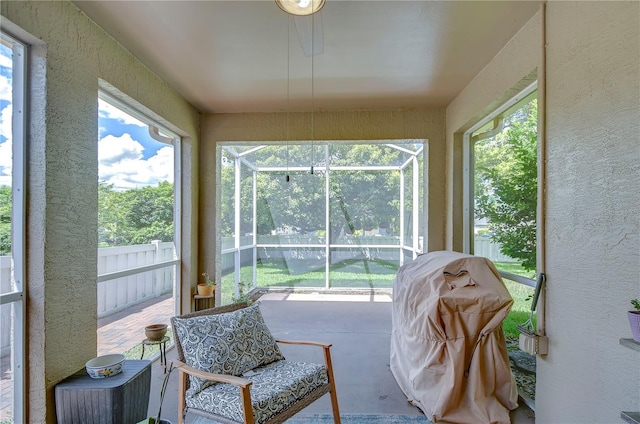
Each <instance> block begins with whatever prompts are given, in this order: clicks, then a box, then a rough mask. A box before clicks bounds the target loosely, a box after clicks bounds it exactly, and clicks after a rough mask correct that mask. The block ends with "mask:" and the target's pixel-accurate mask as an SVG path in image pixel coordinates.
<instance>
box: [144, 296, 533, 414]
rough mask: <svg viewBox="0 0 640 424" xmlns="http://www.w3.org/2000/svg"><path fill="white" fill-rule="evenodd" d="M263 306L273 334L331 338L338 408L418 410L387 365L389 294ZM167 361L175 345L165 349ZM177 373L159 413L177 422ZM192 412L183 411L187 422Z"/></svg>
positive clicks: (157, 371) (292, 349)
mask: <svg viewBox="0 0 640 424" xmlns="http://www.w3.org/2000/svg"><path fill="white" fill-rule="evenodd" d="M259 301H260V302H261V310H262V313H263V315H264V318H265V321H266V323H267V325H268V326H269V328H270V329H271V331H272V332H273V334H274V336H275V337H276V338H280V339H288V340H316V341H324V342H329V343H332V344H333V347H332V349H331V350H332V359H333V366H334V374H335V379H336V387H337V389H336V390H337V393H338V401H339V404H340V412H341V414H390V415H391V414H403V415H411V416H414V415H421V412H420V411H419V410H418V409H417V408H415V407H413V406H411V405H409V404H408V402H407V399H406V397H405V395H404V393H403V392H402V391H401V390H400V388H399V387H398V385H397V383H396V381H395V379H394V377H393V375H392V373H391V371H390V368H389V340H390V335H391V298H390V296H389V295H387V294H376V295H373V294H371V295H369V294H360V295H334V294H298V293H268V294H265V295H263V296H262V297H261V298H260V299H259ZM281 348H282V351H283V354H284V355H285V357H287V359H291V360H300V361H313V362H322V350H321V349H319V348H313V347H300V346H297V347H296V346H281ZM167 358H168V361H169V363H170V362H171V361H172V360H173V359H176V350H175V348H172V349H171V350H170V351H168V352H167ZM177 377H178V373H177V372H173V373H171V375H170V378H169V384H168V386H167V391H166V395H165V399H164V404H163V408H162V418H164V419H167V420H170V421H171V422H172V423H174V424H175V423H177V418H178V411H177V403H178V401H177V391H178V382H177ZM163 378H164V374H163V368H162V367H161V366H160V364H159V360H156V361H155V362H154V363H153V364H152V387H151V398H150V401H149V415H150V416H155V415H157V413H158V406H159V400H160V387H161V385H162V380H163ZM520 403H521V406H520V407H519V408H518V409H516V410H514V411H512V413H511V421H512V423H514V424H533V423H534V422H535V417H534V414H533V412H532V411H531V410H530V409H529V408H527V407H526V406H525V405H524V404H523V403H522V402H520ZM330 412H331V406H330V402H329V396H328V395H325V396H324V397H323V398H321V399H320V400H319V401H317V402H315V403H314V404H312V405H310V406H308V407H307V408H306V409H305V410H304V411H303V412H302V414H305V413H306V414H329V413H330ZM194 418H195V416H194V415H193V414H187V420H186V423H190V422H192V420H193V419H194Z"/></svg>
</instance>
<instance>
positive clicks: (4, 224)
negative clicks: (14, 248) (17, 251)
mask: <svg viewBox="0 0 640 424" xmlns="http://www.w3.org/2000/svg"><path fill="white" fill-rule="evenodd" d="M10 254H11V187H9V186H0V255H10Z"/></svg>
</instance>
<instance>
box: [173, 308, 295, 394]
mask: <svg viewBox="0 0 640 424" xmlns="http://www.w3.org/2000/svg"><path fill="white" fill-rule="evenodd" d="M174 323H175V329H174V331H175V332H176V335H177V337H178V338H179V340H180V343H181V344H182V350H183V352H184V359H185V362H186V363H187V365H190V366H192V367H194V368H198V369H201V370H203V371H208V372H212V373H215V374H227V375H236V376H240V375H242V374H244V373H245V372H247V371H249V370H251V369H254V368H257V367H259V366H262V365H267V364H270V363H272V362H275V361H279V360H282V359H284V357H283V356H282V353H281V352H280V348H278V345H277V343H276V341H275V339H274V338H273V335H272V334H271V331H269V329H268V328H267V325H266V324H265V322H264V319H263V317H262V312H261V311H260V303H259V302H256V303H254V304H253V305H250V306H248V307H246V308H242V309H238V310H237V311H233V312H227V313H223V314H216V315H202V316H197V317H192V318H175V319H174ZM190 383H191V384H190V385H189V393H190V394H195V393H198V392H199V391H201V390H203V389H205V388H206V387H209V386H210V385H211V384H214V383H213V382H208V381H206V380H202V379H199V378H191V379H190Z"/></svg>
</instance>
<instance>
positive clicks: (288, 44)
mask: <svg viewBox="0 0 640 424" xmlns="http://www.w3.org/2000/svg"><path fill="white" fill-rule="evenodd" d="M290 37H291V17H290V16H289V15H287V172H286V181H287V182H289V138H290V134H289V126H290V117H289V114H290V109H291V108H290V103H291V93H290V85H291V57H290V56H291V55H290V53H289V51H290V50H291V39H290Z"/></svg>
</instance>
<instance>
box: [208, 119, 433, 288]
mask: <svg viewBox="0 0 640 424" xmlns="http://www.w3.org/2000/svg"><path fill="white" fill-rule="evenodd" d="M313 118H314V137H313V138H314V140H329V141H333V140H392V139H412V138H415V139H428V140H429V141H428V168H429V170H428V172H427V173H425V176H426V177H425V178H426V179H427V180H428V181H427V185H428V196H427V200H426V202H427V203H428V204H427V205H425V211H426V215H427V220H426V221H425V222H427V223H428V224H427V231H428V240H429V245H428V248H429V250H441V249H443V248H444V236H445V234H444V228H445V221H444V217H445V210H444V206H443V205H444V193H445V192H444V186H445V181H444V175H445V138H444V137H445V130H444V128H445V126H444V125H445V114H444V109H417V110H406V111H395V110H390V111H361V112H316V113H314V116H313ZM310 127H311V116H310V114H308V113H307V114H302V113H292V114H290V124H289V128H290V135H289V139H290V140H309V139H311V134H310ZM286 129H287V116H286V113H281V114H277V113H272V114H268V113H263V114H215V115H206V116H204V117H203V123H202V156H201V157H200V167H201V176H202V179H201V182H200V183H201V193H202V203H201V210H200V217H201V219H200V233H201V234H202V238H201V245H200V251H201V253H202V255H201V257H200V267H201V269H213V267H214V264H215V262H216V247H218V248H219V246H220V240H219V237H220V235H219V233H218V232H216V228H217V227H218V226H219V223H216V222H215V218H216V217H215V215H216V214H215V207H216V201H219V194H218V193H216V186H215V178H216V166H217V164H219V163H220V158H217V159H216V160H214V158H216V144H217V143H219V142H221V141H278V140H285V139H286V137H287V133H286ZM425 236H427V235H426V234H425ZM218 260H219V258H218ZM216 268H217V269H220V267H219V266H218V267H216ZM216 277H217V278H218V279H219V278H220V276H219V275H217V276H216Z"/></svg>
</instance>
